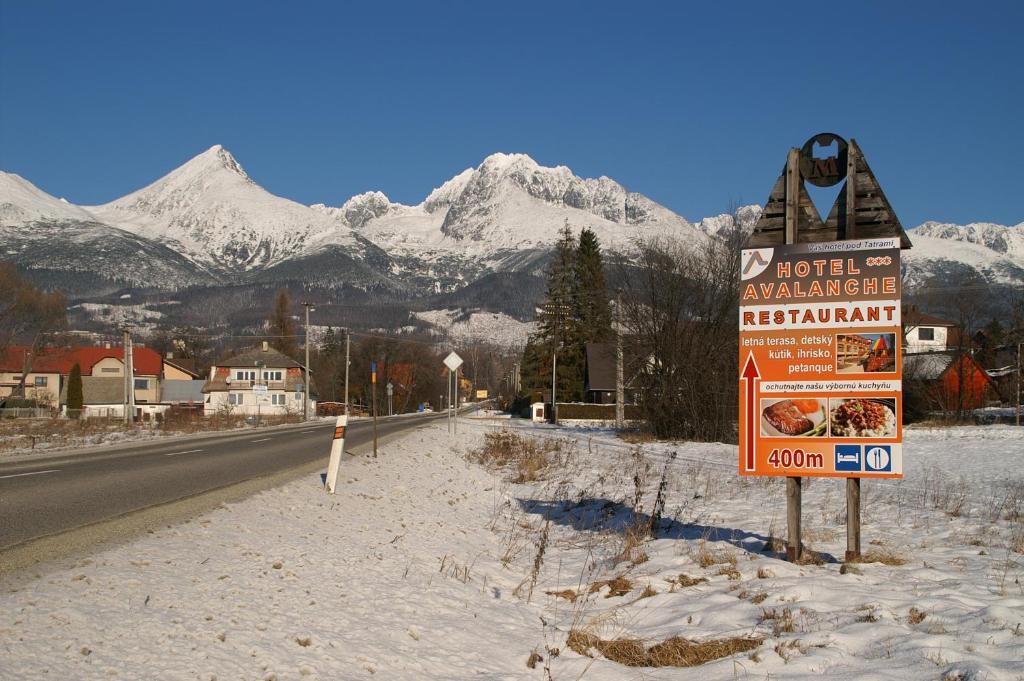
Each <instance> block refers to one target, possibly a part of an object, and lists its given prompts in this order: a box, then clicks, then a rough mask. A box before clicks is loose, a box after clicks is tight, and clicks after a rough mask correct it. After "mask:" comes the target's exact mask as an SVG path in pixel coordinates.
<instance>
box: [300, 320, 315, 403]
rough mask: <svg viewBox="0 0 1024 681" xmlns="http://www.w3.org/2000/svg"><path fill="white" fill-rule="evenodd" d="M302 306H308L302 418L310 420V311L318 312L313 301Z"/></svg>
mask: <svg viewBox="0 0 1024 681" xmlns="http://www.w3.org/2000/svg"><path fill="white" fill-rule="evenodd" d="M302 307H304V308H306V328H305V335H306V343H305V344H306V366H305V368H304V370H305V373H306V384H305V385H304V386H303V387H302V388H303V389H302V420H303V421H308V420H309V313H310V312H316V307H315V306H314V305H313V303H303V304H302Z"/></svg>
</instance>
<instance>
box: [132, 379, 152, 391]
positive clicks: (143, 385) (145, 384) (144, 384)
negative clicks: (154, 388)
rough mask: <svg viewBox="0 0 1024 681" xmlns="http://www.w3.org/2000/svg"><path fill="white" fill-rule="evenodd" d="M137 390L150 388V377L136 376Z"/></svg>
mask: <svg viewBox="0 0 1024 681" xmlns="http://www.w3.org/2000/svg"><path fill="white" fill-rule="evenodd" d="M135 389H136V390H149V379H148V378H136V379H135Z"/></svg>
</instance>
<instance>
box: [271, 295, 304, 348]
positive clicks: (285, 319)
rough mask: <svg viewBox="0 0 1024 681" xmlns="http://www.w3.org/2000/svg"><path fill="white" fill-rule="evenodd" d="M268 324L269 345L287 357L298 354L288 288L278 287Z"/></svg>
mask: <svg viewBox="0 0 1024 681" xmlns="http://www.w3.org/2000/svg"><path fill="white" fill-rule="evenodd" d="M268 322H269V326H270V336H271V338H270V345H271V346H272V347H274V348H275V349H277V350H279V351H281V352H283V353H284V354H286V355H288V356H289V357H292V358H295V357H298V356H299V345H298V342H297V341H296V340H295V339H296V332H295V319H293V318H292V300H291V298H290V297H289V296H288V289H285V288H283V289H280V290H279V291H278V292H277V297H276V298H275V299H274V309H273V311H271V313H270V319H269V320H268Z"/></svg>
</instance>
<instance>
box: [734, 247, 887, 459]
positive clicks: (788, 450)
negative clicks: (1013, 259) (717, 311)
mask: <svg viewBox="0 0 1024 681" xmlns="http://www.w3.org/2000/svg"><path fill="white" fill-rule="evenodd" d="M740 268H741V271H740V357H739V361H740V364H739V367H740V376H739V381H740V384H739V388H740V390H739V398H740V412H739V413H740V446H739V471H740V474H741V475H779V476H793V477H803V476H824V477H856V478H860V477H883V478H900V477H903V452H902V444H901V442H902V437H903V424H902V415H901V411H902V407H903V404H902V361H901V359H902V358H901V357H900V353H901V349H900V338H901V334H900V240H899V238H898V237H891V238H879V239H859V240H851V241H834V242H818V243H800V244H791V245H786V246H778V247H775V248H753V249H746V250H744V251H743V253H742V256H741V262H740Z"/></svg>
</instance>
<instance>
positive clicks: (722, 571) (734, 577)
mask: <svg viewBox="0 0 1024 681" xmlns="http://www.w3.org/2000/svg"><path fill="white" fill-rule="evenodd" d="M717 574H719V575H725V576H726V577H728V578H729V579H730V580H731V581H734V582H736V581H739V580H740V579H741V578H742V577H743V575H741V574H740V571H739V570H737V569H736V566H735V565H723V566H722V567H720V568H719V569H718V573H717Z"/></svg>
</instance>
